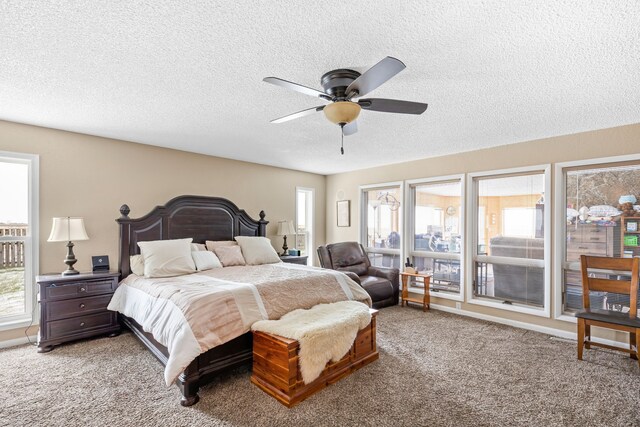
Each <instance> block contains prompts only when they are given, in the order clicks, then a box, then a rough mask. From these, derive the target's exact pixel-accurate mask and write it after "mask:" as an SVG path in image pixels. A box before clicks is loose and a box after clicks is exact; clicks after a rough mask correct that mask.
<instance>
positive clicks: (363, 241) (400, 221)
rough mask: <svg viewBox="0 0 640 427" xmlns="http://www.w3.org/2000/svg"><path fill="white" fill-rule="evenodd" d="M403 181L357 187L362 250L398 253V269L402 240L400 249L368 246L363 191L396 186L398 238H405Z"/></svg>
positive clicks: (366, 210)
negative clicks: (398, 196)
mask: <svg viewBox="0 0 640 427" xmlns="http://www.w3.org/2000/svg"><path fill="white" fill-rule="evenodd" d="M404 187H405V186H404V181H391V182H383V183H379V184H366V185H361V186H360V187H359V192H358V194H359V196H358V197H359V200H358V205H359V206H360V233H359V234H360V236H359V237H360V243H361V244H362V246H363V247H364V250H365V252H366V253H367V254H369V252H370V249H373V250H372V251H371V252H372V253H376V254H383V255H384V254H386V255H399V257H400V270H402V265H403V261H402V260H403V259H404V257H405V255H404V254H405V252H404V245H405V244H404V242H401V245H400V249H380V248H370V247H369V246H368V241H367V215H368V206H367V203H366V198H365V197H364V193H365V192H367V191H371V190H385V189H388V188H398V189H399V193H400V199H401V200H398V201H399V202H400V208H399V210H400V212H399V215H398V233H399V234H400V238H401V239H402V240H404V239H405V235H404V211H405V209H404V208H405V206H404V204H405V193H404V191H405V190H404Z"/></svg>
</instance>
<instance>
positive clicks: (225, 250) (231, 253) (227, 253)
mask: <svg viewBox="0 0 640 427" xmlns="http://www.w3.org/2000/svg"><path fill="white" fill-rule="evenodd" d="M214 252H215V253H216V255H218V258H219V259H220V262H221V263H222V265H224V266H225V267H231V266H232V265H246V263H245V261H244V257H243V256H242V250H241V249H240V246H238V245H234V246H229V245H227V246H219V247H217V248H216V249H215V251H214Z"/></svg>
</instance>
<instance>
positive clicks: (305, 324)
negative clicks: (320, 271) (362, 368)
mask: <svg viewBox="0 0 640 427" xmlns="http://www.w3.org/2000/svg"><path fill="white" fill-rule="evenodd" d="M370 322H371V314H370V313H369V307H367V305H365V304H363V303H361V302H357V301H340V302H334V303H331V304H318V305H316V306H315V307H312V308H310V309H309V310H303V309H299V310H294V311H292V312H290V313H287V314H285V315H284V316H282V317H281V318H280V320H260V321H258V322H255V323H254V324H253V326H251V329H252V330H254V331H261V332H266V333H269V334H273V335H280V336H282V337H285V338H291V339H294V340H297V341H298V342H299V343H300V351H299V354H298V362H299V363H298V364H299V365H300V373H301V374H302V379H303V381H304V383H305V384H309V383H310V382H312V381H313V380H315V379H316V378H318V376H320V374H321V373H322V371H323V369H324V368H325V366H326V364H327V362H329V361H330V360H331V361H333V362H337V361H338V360H340V359H342V358H343V357H344V355H345V354H347V352H348V351H349V349H350V348H351V346H352V345H353V342H354V341H355V339H356V336H357V335H358V331H359V330H360V329H363V328H364V327H366V326H367V325H368V324H369V323H370Z"/></svg>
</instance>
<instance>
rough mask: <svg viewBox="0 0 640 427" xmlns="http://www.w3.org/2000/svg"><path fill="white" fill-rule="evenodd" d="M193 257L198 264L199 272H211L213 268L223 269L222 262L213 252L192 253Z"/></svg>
mask: <svg viewBox="0 0 640 427" xmlns="http://www.w3.org/2000/svg"><path fill="white" fill-rule="evenodd" d="M191 257H192V258H193V261H194V262H195V263H196V270H198V271H205V270H211V269H212V268H222V264H221V263H220V260H219V259H218V257H217V256H216V254H214V253H213V252H210V251H192V252H191Z"/></svg>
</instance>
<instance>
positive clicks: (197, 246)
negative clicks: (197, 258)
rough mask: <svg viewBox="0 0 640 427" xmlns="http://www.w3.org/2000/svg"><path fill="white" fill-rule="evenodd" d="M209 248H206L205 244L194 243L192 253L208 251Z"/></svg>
mask: <svg viewBox="0 0 640 427" xmlns="http://www.w3.org/2000/svg"><path fill="white" fill-rule="evenodd" d="M206 250H207V247H206V246H205V244H204V243H192V244H191V252H197V251H206Z"/></svg>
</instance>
